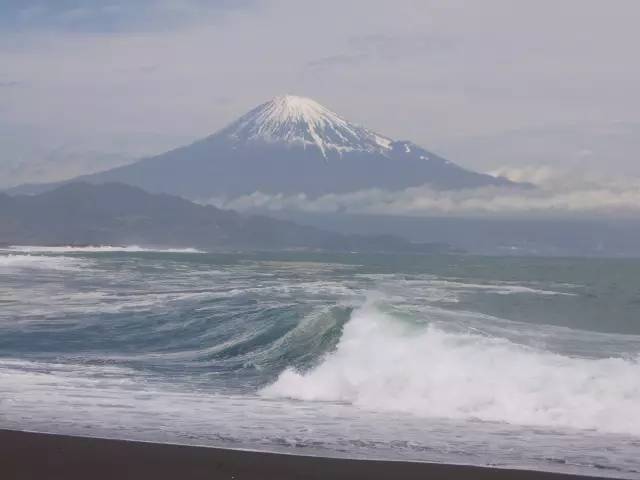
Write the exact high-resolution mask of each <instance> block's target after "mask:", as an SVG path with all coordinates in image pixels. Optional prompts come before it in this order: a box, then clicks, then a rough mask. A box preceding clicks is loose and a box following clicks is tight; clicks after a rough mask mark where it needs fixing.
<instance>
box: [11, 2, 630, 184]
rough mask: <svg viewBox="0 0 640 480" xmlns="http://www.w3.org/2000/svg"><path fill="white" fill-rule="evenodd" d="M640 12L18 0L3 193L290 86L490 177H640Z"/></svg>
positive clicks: (529, 5) (194, 127)
mask: <svg viewBox="0 0 640 480" xmlns="http://www.w3.org/2000/svg"><path fill="white" fill-rule="evenodd" d="M638 18H640V2H637V1H635V0H629V1H625V0H611V1H607V2H605V1H593V0H535V1H533V0H532V1H524V0H522V1H512V0H483V1H482V2H479V1H471V0H469V1H455V0H447V1H428V0H416V1H411V0H394V1H391V0H387V1H382V0H360V1H359V0H353V1H344V0H323V1H304V0H302V1H301V0H264V1H258V0H254V1H251V0H246V1H233V0H139V1H135V2H133V1H128V0H0V65H2V67H1V68H0V142H2V143H0V176H3V177H4V178H2V179H0V186H1V185H2V184H9V183H15V182H17V181H18V180H20V181H23V180H25V179H30V178H32V177H33V176H34V175H35V176H36V177H38V176H40V177H42V178H41V179H42V180H46V179H49V178H50V177H52V176H54V177H55V176H56V174H57V175H58V176H60V175H64V174H65V172H67V171H68V172H71V173H75V171H76V170H78V169H80V170H81V169H83V168H97V167H103V166H104V165H109V164H111V163H114V164H115V163H118V162H123V161H126V160H127V159H128V158H130V157H135V156H137V155H141V154H145V153H148V152H153V151H160V150H163V149H165V148H169V147H171V146H174V145H177V144H180V143H184V142H188V141H189V140H191V139H195V138H198V137H202V136H204V135H208V134H210V133H212V132H213V131H215V130H217V129H218V128H220V127H222V126H224V125H225V124H226V123H228V122H230V121H231V120H233V119H234V118H235V117H237V116H239V115H240V114H242V113H244V112H245V111H247V110H249V109H250V108H252V107H253V106H255V105H256V104H258V103H261V102H264V101H266V100H268V99H269V98H271V97H273V96H275V95H279V94H283V93H292V94H299V95H304V96H309V97H312V98H314V99H316V100H317V101H319V102H320V103H323V104H324V105H326V106H328V107H329V108H331V109H333V110H334V111H336V112H338V113H340V114H341V115H343V116H344V117H346V118H348V119H350V120H353V121H355V122H357V123H360V124H363V125H365V126H367V127H369V128H371V129H373V130H376V131H379V132H381V133H383V134H386V135H389V136H391V137H394V138H398V139H410V140H413V141H415V142H416V143H419V144H422V145H423V146H424V147H426V148H428V149H432V150H435V151H436V152H438V153H441V154H444V155H445V156H447V157H448V158H450V159H451V160H453V161H455V162H457V163H460V164H462V165H464V166H466V167H469V168H474V169H477V170H482V171H492V170H493V171H496V170H500V171H504V169H505V168H506V167H507V166H509V167H514V168H515V167H518V168H519V167H523V170H522V171H524V172H530V171H531V172H534V173H533V174H537V173H536V172H535V167H536V166H540V167H544V168H548V167H549V166H552V167H562V168H580V169H582V168H586V169H590V170H593V171H607V172H609V173H611V172H612V171H615V172H617V173H619V174H620V176H627V175H640V162H639V161H638V155H637V152H638V149H639V148H640V62H638V61H637V56H638V54H637V48H638V45H640V29H639V28H638ZM86 152H93V153H95V154H96V155H95V158H96V159H95V162H96V163H95V165H93V166H87V165H86V164H84V163H83V162H85V161H86V156H87V155H86ZM79 159H80V160H79ZM27 164H28V165H32V167H31V168H27V167H25V165H27ZM33 165H35V167H33ZM52 165H53V166H54V168H53V170H52V168H51V166H52ZM38 179H40V178H38Z"/></svg>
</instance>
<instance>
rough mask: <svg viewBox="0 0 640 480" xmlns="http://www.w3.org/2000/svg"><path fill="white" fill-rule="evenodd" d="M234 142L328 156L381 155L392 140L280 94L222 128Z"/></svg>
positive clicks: (311, 102)
mask: <svg viewBox="0 0 640 480" xmlns="http://www.w3.org/2000/svg"><path fill="white" fill-rule="evenodd" d="M221 134H223V135H224V136H226V137H227V138H229V139H230V140H232V141H233V142H234V143H251V142H256V141H258V142H266V143H279V144H282V143H284V144H288V145H297V146H302V147H304V148H308V147H312V148H318V149H319V150H320V152H321V153H322V155H323V156H324V157H325V158H327V156H328V155H329V154H330V153H331V152H334V153H337V154H342V153H344V152H353V151H362V152H378V153H384V152H385V151H386V150H389V148H390V145H391V143H392V140H390V139H388V138H386V137H383V136H381V135H378V134H376V133H374V132H372V131H370V130H367V129H365V128H363V127H360V126H358V125H355V124H353V123H350V122H348V121H347V120H345V119H344V118H342V117H340V116H339V115H338V114H337V113H335V112H333V111H331V110H329V109H328V108H326V107H324V106H323V105H320V104H319V103H318V102H316V101H315V100H312V99H310V98H306V97H299V96H295V95H284V96H280V97H275V98H274V99H272V100H270V101H268V102H266V103H263V104H262V105H260V106H258V107H256V108H254V109H253V110H251V111H250V112H249V113H247V114H246V115H244V116H242V117H240V118H239V119H238V120H237V121H235V122H234V123H232V124H231V125H229V126H228V127H227V128H225V129H224V130H223V131H222V132H221Z"/></svg>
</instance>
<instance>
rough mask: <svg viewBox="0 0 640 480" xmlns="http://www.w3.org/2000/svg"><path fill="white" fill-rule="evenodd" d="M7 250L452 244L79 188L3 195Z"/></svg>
mask: <svg viewBox="0 0 640 480" xmlns="http://www.w3.org/2000/svg"><path fill="white" fill-rule="evenodd" d="M0 244H24V245H127V244H135V245H143V246H162V247H197V248H204V249H231V250H242V249H257V250H280V249H306V250H326V251H362V252H396V253H397V252H407V253H409V252H410V253H436V252H438V253H439V252H446V251H450V250H451V249H450V248H449V247H448V246H447V245H441V244H433V243H432V244H427V243H411V242H409V241H407V240H404V239H402V238H399V237H396V236H393V235H357V234H354V235H344V234H339V233H333V232H330V231H326V230H322V229H319V228H315V227H307V226H302V225H298V224H296V223H293V222H290V221H286V220H276V219H272V218H269V217H265V216H259V215H241V214H239V213H236V212H233V211H230V210H221V209H218V208H215V207H212V206H203V205H197V204H195V203H192V202H190V201H188V200H184V199H182V198H179V197H174V196H170V195H165V194H150V193H147V192H145V191H143V190H141V189H139V188H135V187H131V186H127V185H121V184H115V183H110V184H103V185H91V184H86V183H73V184H67V185H65V186H62V187H59V188H57V189H56V190H53V191H51V192H46V193H42V194H39V195H34V196H22V195H18V196H14V197H11V196H8V195H2V194H0Z"/></svg>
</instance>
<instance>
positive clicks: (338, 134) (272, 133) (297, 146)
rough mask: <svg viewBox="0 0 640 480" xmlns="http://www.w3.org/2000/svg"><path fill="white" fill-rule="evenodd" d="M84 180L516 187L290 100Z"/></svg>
mask: <svg viewBox="0 0 640 480" xmlns="http://www.w3.org/2000/svg"><path fill="white" fill-rule="evenodd" d="M79 180H82V181H87V182H92V183H102V182H122V183H127V184H131V185H136V186H139V187H141V188H144V189H146V190H149V191H153V192H165V193H172V194H177V195H181V196H184V197H186V198H192V199H207V198H211V197H227V198H234V197H237V196H241V195H247V194H251V193H254V192H256V191H260V192H263V193H270V194H278V193H283V194H297V193H305V194H307V195H310V196H318V195H322V194H327V193H345V192H352V191H356V190H363V189H369V188H383V189H388V190H398V189H403V188H407V187H411V186H419V185H423V184H430V185H432V186H433V187H434V188H441V189H460V188H471V187H481V186H489V185H514V184H512V183H511V182H509V181H508V180H506V179H503V178H495V177H492V176H490V175H484V174H480V173H476V172H472V171H469V170H466V169H464V168H462V167H460V166H458V165H455V164H453V163H451V162H449V161H447V160H446V159H444V158H442V157H439V156H438V155H435V154H433V153H431V152H429V151H427V150H425V149H423V148H421V147H419V146H417V145H414V144H412V143H411V142H406V141H394V140H392V139H390V138H387V137H385V136H382V135H378V134H376V133H374V132H372V131H370V130H367V129H365V128H363V127H360V126H357V125H354V124H352V123H349V122H348V121H346V120H345V119H343V118H342V117H340V116H339V115H337V114H336V113H334V112H332V111H331V110H329V109H327V108H325V107H323V106H322V105H320V104H318V103H317V102H315V101H313V100H311V99H308V98H303V97H295V96H290V95H289V96H283V97H277V98H274V99H273V100H271V101H269V102H267V103H264V104H262V105H260V106H258V107H257V108H255V109H253V110H251V111H250V112H248V113H247V114H245V115H244V116H242V117H240V118H239V119H238V120H236V121H235V122H233V123H232V124H230V125H229V126H227V127H226V128H224V129H222V130H220V131H219V132H217V133H215V134H213V135H211V136H209V137H207V138H205V139H203V140H200V141H198V142H195V143H193V144H191V145H188V146H185V147H181V148H178V149H175V150H172V151H170V152H167V153H164V154H161V155H158V156H155V157H151V158H146V159H143V160H140V161H138V162H136V163H133V164H131V165H127V166H123V167H120V168H115V169H112V170H108V171H106V172H101V173H98V174H93V175H88V176H83V177H80V178H79ZM16 191H18V192H19V191H20V190H16ZM28 191H29V190H24V189H23V190H22V192H28ZM31 191H34V190H33V189H32V190H31ZM36 191H37V190H36Z"/></svg>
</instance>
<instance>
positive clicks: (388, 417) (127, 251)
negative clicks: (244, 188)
mask: <svg viewBox="0 0 640 480" xmlns="http://www.w3.org/2000/svg"><path fill="white" fill-rule="evenodd" d="M639 309H640V260H629V259H624V260H621V259H580V258H553V259H550V258H524V257H481V256H470V255H441V256H410V255H407V256H402V255H362V254H343V255H337V254H328V253H317V254H314V253H302V252H297V253H296V252H291V253H262V254H258V253H256V254H247V253H243V254H240V253H238V254H212V253H205V252H199V251H197V250H193V249H185V250H164V251H163V250H150V249H144V248H138V247H124V248H118V247H97V248H71V247H70V248H64V247H63V248H47V247H41V248H38V247H22V248H20V247H14V248H11V249H5V250H2V251H0V428H8V429H18V430H29V431H39V432H52V433H64V434H72V435H85V436H87V435H88V436H98V437H107V438H119V439H135V440H145V441H152V442H171V443H181V444H193V445H211V446H218V447H226V448H238V449H253V450H264V451H276V452H285V453H293V454H303V455H321V456H335V457H352V458H377V459H391V460H418V461H429V462H447V463H457V464H473V465H491V466H497V467H518V468H531V469H537V470H548V471H558V472H573V473H583V474H591V475H598V476H611V477H617V478H640V318H639V315H638V313H639Z"/></svg>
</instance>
